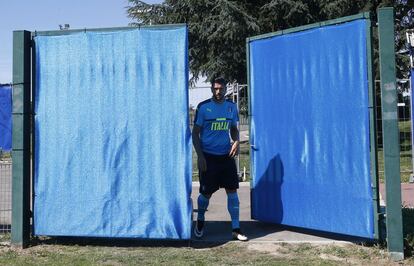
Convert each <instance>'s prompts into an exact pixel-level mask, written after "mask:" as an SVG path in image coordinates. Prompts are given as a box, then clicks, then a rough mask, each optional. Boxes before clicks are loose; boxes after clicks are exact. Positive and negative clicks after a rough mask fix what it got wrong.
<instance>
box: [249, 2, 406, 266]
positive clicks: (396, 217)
mask: <svg viewBox="0 0 414 266" xmlns="http://www.w3.org/2000/svg"><path fill="white" fill-rule="evenodd" d="M378 14H379V16H378V17H379V35H380V39H381V35H383V36H384V38H385V36H386V37H388V40H387V41H388V43H387V44H385V43H384V44H383V45H381V41H380V58H382V61H384V63H382V64H381V65H385V66H387V67H388V68H391V66H393V68H394V72H393V73H391V72H392V71H391V70H390V69H388V68H387V70H386V71H388V72H389V73H388V74H386V73H385V67H384V66H383V67H382V68H381V77H385V76H387V75H388V76H389V78H388V79H392V78H393V80H394V81H393V82H394V84H395V58H393V57H392V56H391V55H394V46H393V45H394V42H393V40H394V39H393V36H394V31H393V29H394V27H393V26H394V20H393V9H392V8H382V9H379V11H378ZM357 19H366V20H367V21H368V23H367V28H366V36H367V39H366V44H367V57H368V61H367V73H368V100H369V126H370V141H371V143H370V163H371V187H372V197H373V198H372V200H373V206H374V238H375V239H377V240H382V239H383V231H382V229H381V224H382V221H383V220H384V215H385V214H384V213H381V211H380V202H379V179H378V147H377V143H376V136H377V128H376V113H375V110H376V109H375V108H376V99H375V83H374V71H375V70H374V68H373V54H374V53H373V43H372V40H373V30H374V25H373V23H372V18H371V15H370V13H369V12H365V13H360V14H357V15H352V16H347V17H342V18H338V19H333V20H328V21H324V22H319V23H313V24H309V25H305V26H300V27H295V28H290V29H286V30H281V31H277V32H272V33H267V34H262V35H258V36H254V37H250V38H247V39H246V64H247V82H248V106H249V127H250V126H251V118H252V116H253V113H252V109H251V98H250V97H251V79H250V42H252V41H255V40H262V39H267V38H271V37H275V36H281V35H285V34H289V33H294V32H300V31H305V30H309V29H315V28H319V27H324V26H329V25H335V24H341V23H346V22H350V21H353V20H357ZM391 33H392V34H391ZM390 36H392V37H390ZM390 39H392V47H391V41H390ZM384 42H385V41H384ZM384 54H387V55H386V56H385V55H384ZM383 68H384V70H383ZM391 82H392V81H391ZM381 91H382V92H384V86H383V84H382V83H381ZM388 91H390V93H392V92H393V93H394V94H396V91H395V85H394V87H393V90H390V89H388ZM383 96H384V95H383ZM387 97H388V98H390V97H394V101H392V103H391V105H392V106H387V107H384V105H382V106H383V111H382V112H383V117H384V112H385V113H387V112H394V113H395V114H396V108H397V102H396V95H392V94H391V95H390V94H387ZM382 98H384V97H382ZM386 108H391V109H392V110H394V109H395V110H394V111H390V109H386ZM391 122H392V125H391V124H390V123H391ZM383 125H384V127H383V128H384V135H383V138H384V141H383V143H384V163H385V165H386V166H388V167H386V169H387V168H391V169H390V170H389V171H388V172H387V171H386V172H385V177H386V178H385V179H386V187H387V195H388V196H387V199H386V200H387V206H388V208H387V209H386V215H385V216H386V217H387V220H386V223H387V228H388V230H387V239H388V250H389V252H390V254H391V257H392V258H393V259H395V260H400V259H402V258H403V256H402V255H401V254H403V246H402V243H403V238H402V218H401V187H399V182H400V172H399V145H398V124H397V116H395V121H393V120H392V121H391V120H388V121H385V124H384V120H383ZM249 131H250V132H251V128H249ZM386 132H387V133H386ZM250 135H251V134H250ZM385 143H387V144H388V145H386V144H385ZM252 148H254V147H252ZM395 149H398V152H397V153H396V150H395ZM390 150H391V152H390ZM250 153H251V150H250ZM390 153H391V154H390ZM396 154H397V155H396ZM391 158H393V161H391V160H390V159H391ZM250 163H251V165H250V172H251V175H253V171H254V168H253V165H252V162H251V161H250ZM387 177H388V178H387ZM250 182H251V184H250V187H251V188H250V189H251V193H252V189H253V187H252V181H250ZM398 197H399V200H398ZM251 199H252V197H250V200H251ZM391 217H392V218H391ZM391 232H392V233H391Z"/></svg>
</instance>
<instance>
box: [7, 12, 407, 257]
mask: <svg viewBox="0 0 414 266" xmlns="http://www.w3.org/2000/svg"><path fill="white" fill-rule="evenodd" d="M393 13H394V11H393V8H382V9H379V11H378V24H379V42H380V65H381V71H380V72H381V77H382V79H381V91H382V97H381V98H382V99H388V101H384V100H383V103H382V114H383V129H384V133H383V138H384V140H383V143H384V164H385V181H386V191H387V195H388V196H387V199H386V202H387V206H388V207H387V209H386V224H387V229H388V230H387V240H388V250H389V252H390V254H391V257H392V258H393V259H395V260H399V259H402V258H403V242H402V241H403V240H402V215H401V187H400V172H399V146H398V123H397V115H396V108H397V106H396V90H395V89H396V86H395V54H394V53H395V48H394V14H393ZM356 19H367V20H368V21H369V23H368V26H367V29H366V30H367V56H368V59H369V60H368V66H367V67H368V80H369V83H368V86H369V108H370V110H369V113H370V115H369V117H370V138H371V181H372V192H373V201H374V219H375V228H374V231H375V232H374V235H375V238H376V239H380V238H381V233H380V222H381V220H382V219H381V216H382V215H383V213H380V211H379V190H378V165H377V162H378V158H377V147H376V141H372V140H374V139H375V137H376V126H375V121H376V120H375V106H376V103H375V85H374V81H373V71H374V70H373V67H372V66H373V63H372V62H373V61H372V58H373V52H372V51H373V50H372V32H373V25H372V23H371V17H370V14H369V13H361V14H357V15H354V16H348V17H343V18H339V19H334V20H329V21H325V22H320V23H314V24H310V25H306V26H301V27H296V28H291V29H287V30H283V31H278V32H274V33H269V34H264V35H259V36H255V37H251V38H247V40H246V55H247V60H246V61H247V75H248V87H249V93H248V96H249V98H248V101H249V103H248V105H249V110H250V113H249V120H251V116H252V113H251V108H250V107H251V103H250V93H251V91H250V88H251V86H250V84H251V81H250V67H249V63H250V62H249V60H250V57H249V43H250V42H251V41H253V40H258V39H264V38H269V37H273V36H278V35H283V34H288V33H292V32H298V31H304V30H308V29H312V28H317V27H322V26H328V25H334V24H339V23H345V22H349V21H352V20H356ZM178 25H180V26H181V25H183V24H173V25H155V26H142V27H150V28H171V27H174V26H178ZM130 29H133V28H132V27H120V28H102V29H83V30H82V29H81V30H60V31H42V32H29V31H14V32H13V137H12V138H13V148H12V156H13V181H12V191H13V192H12V235H11V241H12V244H13V245H16V246H20V247H26V246H27V245H28V244H29V240H30V217H31V210H30V192H31V191H30V190H31V189H30V183H31V180H33V179H32V175H33V168H32V165H31V159H33V158H32V156H31V152H33V143H34V141H33V139H34V137H35V136H34V134H32V135H31V127H34V123H33V117H34V116H33V105H32V103H31V98H32V101H33V91H34V86H33V84H34V82H33V80H31V74H32V73H33V74H34V73H35V68H34V66H35V61H34V49H32V48H33V37H34V36H36V35H37V36H40V35H44V36H52V35H55V36H56V35H66V34H72V33H76V32H86V31H95V32H108V31H119V30H130ZM31 51H33V52H32V55H31ZM33 77H34V75H33ZM384 118H385V119H384ZM31 123H32V125H31ZM33 132H34V131H33ZM31 138H32V139H31ZM251 169H252V170H253V168H252V167H251Z"/></svg>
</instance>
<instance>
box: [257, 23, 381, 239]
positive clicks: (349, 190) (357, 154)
mask: <svg viewBox="0 0 414 266" xmlns="http://www.w3.org/2000/svg"><path fill="white" fill-rule="evenodd" d="M366 29H367V21H366V20H356V21H352V22H348V23H343V24H339V25H334V26H326V27H321V28H316V29H310V30H306V31H301V32H296V33H291V34H287V35H280V36H274V37H270V38H266V39H258V40H252V41H251V42H250V44H249V45H250V46H249V47H250V73H251V76H250V79H251V108H252V119H251V123H252V124H251V144H252V145H253V149H252V166H253V182H252V189H253V191H252V216H253V218H255V219H258V220H262V221H267V222H274V223H280V224H284V225H291V226H298V227H305V228H311V229H316V230H323V231H329V232H335V233H341V234H349V235H354V236H361V237H367V238H372V237H373V234H374V217H373V201H372V194H371V177H370V159H369V158H370V157H369V152H370V142H369V117H368V113H369V110H368V75H367V53H366V51H367V45H366V42H367V40H366Z"/></svg>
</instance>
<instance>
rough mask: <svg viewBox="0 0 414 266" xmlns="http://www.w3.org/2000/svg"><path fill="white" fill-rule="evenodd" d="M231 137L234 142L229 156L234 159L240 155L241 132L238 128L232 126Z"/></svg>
mask: <svg viewBox="0 0 414 266" xmlns="http://www.w3.org/2000/svg"><path fill="white" fill-rule="evenodd" d="M230 136H231V139H232V140H233V141H234V142H233V145H232V146H231V149H230V153H229V155H230V157H234V156H236V155H237V154H238V153H239V130H238V129H237V126H231V128H230Z"/></svg>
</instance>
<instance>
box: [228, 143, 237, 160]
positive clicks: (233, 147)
mask: <svg viewBox="0 0 414 266" xmlns="http://www.w3.org/2000/svg"><path fill="white" fill-rule="evenodd" d="M237 154H239V141H238V140H236V141H235V142H234V143H233V145H231V149H230V153H229V156H230V157H232V158H233V157H234V156H236V155H237Z"/></svg>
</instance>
